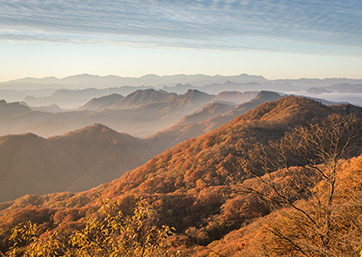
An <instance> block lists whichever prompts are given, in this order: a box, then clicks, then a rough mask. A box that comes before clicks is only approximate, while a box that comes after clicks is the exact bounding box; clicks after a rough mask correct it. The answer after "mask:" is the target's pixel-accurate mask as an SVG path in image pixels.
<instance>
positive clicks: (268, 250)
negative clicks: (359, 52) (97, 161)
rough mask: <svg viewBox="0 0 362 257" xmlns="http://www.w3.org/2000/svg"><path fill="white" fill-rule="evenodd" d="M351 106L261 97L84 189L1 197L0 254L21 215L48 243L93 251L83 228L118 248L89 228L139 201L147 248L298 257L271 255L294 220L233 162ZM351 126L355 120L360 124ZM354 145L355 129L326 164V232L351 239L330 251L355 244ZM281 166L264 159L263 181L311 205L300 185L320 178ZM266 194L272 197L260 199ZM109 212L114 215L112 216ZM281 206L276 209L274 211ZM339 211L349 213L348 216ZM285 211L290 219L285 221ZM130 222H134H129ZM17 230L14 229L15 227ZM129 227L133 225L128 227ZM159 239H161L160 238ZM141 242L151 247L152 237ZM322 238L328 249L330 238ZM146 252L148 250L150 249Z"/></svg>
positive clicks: (318, 185) (318, 184)
mask: <svg viewBox="0 0 362 257" xmlns="http://www.w3.org/2000/svg"><path fill="white" fill-rule="evenodd" d="M352 112H353V113H356V114H355V115H356V117H357V118H358V117H361V116H362V110H361V109H360V108H357V107H353V106H348V108H347V106H345V105H340V106H332V107H328V106H324V105H322V104H320V103H318V102H315V101H312V100H308V99H306V98H299V97H285V98H283V99H280V100H278V101H275V102H271V103H266V104H263V105H261V106H259V107H257V108H255V109H253V110H251V111H249V112H247V113H245V114H244V115H241V116H239V117H237V118H236V119H234V120H233V121H232V122H230V123H227V124H225V125H223V126H222V127H220V128H219V129H216V130H213V131H212V132H210V133H208V134H205V135H203V136H200V137H198V138H192V139H190V140H187V141H185V142H183V143H180V144H178V145H176V146H175V147H173V148H171V149H169V150H167V151H165V152H164V153H162V154H160V155H158V156H156V157H154V158H153V159H152V160H150V161H149V162H147V163H146V164H145V165H143V166H141V167H139V168H137V169H134V170H132V171H130V172H128V173H126V174H125V175H123V176H122V177H121V178H119V179H117V180H114V181H112V182H110V183H106V184H104V185H101V186H98V187H96V188H93V189H91V190H89V191H85V192H81V193H76V194H74V193H56V194H50V195H43V196H26V197H22V198H19V199H17V200H16V201H12V202H7V203H2V204H0V251H2V252H3V253H4V254H5V252H8V251H9V250H10V249H11V247H12V246H13V243H14V242H10V241H9V238H10V237H11V235H12V234H13V233H14V228H15V227H16V226H17V225H18V224H30V223H26V222H28V221H31V224H37V227H36V232H35V238H39V239H40V240H44V242H48V243H49V242H52V241H51V240H52V237H53V238H57V237H58V236H60V234H61V236H60V238H59V239H56V240H58V241H59V242H62V244H65V246H64V248H65V249H69V251H81V250H82V249H84V251H90V252H89V253H88V254H89V255H92V256H94V255H97V254H103V252H102V251H103V250H104V249H101V248H97V247H96V246H94V248H91V249H90V248H88V246H89V245H88V244H90V243H91V242H92V241H89V240H88V239H87V237H85V236H84V235H85V234H86V233H90V231H93V232H94V233H96V234H97V235H98V237H95V238H97V239H96V240H98V241H99V242H102V244H101V245H104V246H105V245H106V246H107V248H109V249H113V248H112V247H113V246H112V244H117V245H119V247H123V246H122V244H121V242H119V241H117V240H119V238H122V236H123V234H122V233H120V231H121V230H120V229H121V228H120V227H117V229H116V230H115V232H114V234H112V235H115V237H111V238H113V239H112V240H113V241H112V240H110V241H108V240H107V241H102V240H103V239H102V238H103V236H104V234H102V233H103V232H102V229H101V230H97V228H95V227H97V226H98V225H97V226H95V224H99V225H100V226H103V225H104V226H106V227H107V226H109V225H110V224H113V223H112V222H116V221H117V222H121V223H122V226H123V228H124V226H125V223H124V220H123V218H125V217H126V221H130V220H131V221H132V217H133V216H134V215H135V213H134V211H133V210H135V208H136V210H137V208H138V207H137V206H138V205H137V202H138V200H139V199H140V198H142V199H144V201H147V202H148V203H149V207H147V208H148V209H149V210H152V211H151V213H152V215H150V216H149V217H151V219H147V220H148V221H149V222H150V223H149V225H148V227H149V228H152V227H153V226H155V229H154V230H152V229H149V230H147V231H158V232H160V231H161V232H160V233H161V234H160V235H164V236H161V239H162V240H161V239H160V240H161V241H162V242H163V243H162V244H161V245H159V246H157V247H159V248H157V247H156V248H157V249H156V250H157V251H158V250H160V249H161V250H162V251H166V250H167V252H168V253H170V254H176V253H177V251H180V254H181V256H209V255H210V254H212V253H213V254H219V255H220V256H233V255H234V256H268V255H270V256H273V254H274V256H283V255H284V256H298V255H293V254H295V253H297V251H295V249H294V250H293V249H292V248H285V249H289V250H286V251H285V252H281V251H279V252H278V249H280V248H281V247H284V246H285V245H284V246H283V244H282V243H283V242H282V241H283V240H282V239H281V238H279V239H278V240H277V239H276V233H278V232H277V231H279V230H281V229H282V230H284V229H285V230H286V231H285V235H287V234H288V233H293V231H294V232H297V231H298V229H297V228H298V225H297V224H293V223H292V221H293V215H294V216H295V217H296V218H295V220H299V219H300V217H298V216H296V214H295V212H293V210H292V209H289V208H290V206H287V205H285V204H283V203H282V202H279V203H278V202H277V200H278V195H277V193H276V192H275V190H273V189H272V188H271V187H270V186H268V184H265V183H263V182H262V181H261V180H260V179H258V177H256V176H250V172H248V170H244V169H243V167H245V166H243V165H244V164H245V162H244V161H245V159H247V157H248V156H249V155H250V153H253V152H255V151H257V150H258V149H257V147H259V146H260V147H265V151H266V152H268V147H267V146H268V142H269V141H273V142H279V141H280V140H281V139H282V138H283V137H285V135H288V133H292V131H293V129H294V128H296V127H298V126H302V127H305V126H306V124H307V122H309V123H310V124H317V123H318V122H319V121H320V120H321V119H322V118H325V117H327V116H328V115H331V114H332V115H333V114H340V115H343V116H347V115H348V114H350V113H352ZM357 126H361V123H360V121H358V123H357ZM361 145H362V142H361V134H357V135H356V137H355V138H354V139H353V141H351V142H350V143H349V146H348V148H346V149H345V151H344V154H343V155H341V156H340V157H341V160H339V162H338V164H337V165H336V174H337V175H336V176H337V177H336V178H337V180H336V181H338V182H336V187H335V196H334V201H333V206H332V207H333V208H334V209H333V210H335V211H333V214H331V218H333V222H334V223H333V225H332V224H331V231H333V235H336V237H344V236H346V237H345V239H343V242H347V241H348V240H349V239H348V238H350V239H351V238H355V239H354V240H353V243H348V245H345V246H338V247H339V248H338V247H337V246H336V247H337V248H338V249H339V250H336V252H335V253H336V254H337V253H341V252H343V251H344V250H346V249H352V248H354V250H353V251H352V250H351V253H352V252H353V254H357V253H358V249H359V248H358V247H359V246H360V245H361V244H359V240H360V238H362V236H361V235H360V234H359V230H358V226H359V223H358V222H359V219H360V216H359V209H358V208H359V207H358V198H355V197H351V196H352V194H353V192H354V191H355V190H357V191H356V192H359V191H358V190H360V189H359V185H360V181H361V178H362V177H360V174H359V173H360V172H357V171H358V170H360V169H361V163H362V158H361V157H358V158H354V159H351V157H353V156H359V155H360V154H361V153H362V149H361ZM263 149H264V148H263ZM343 159H347V160H346V161H344V160H343ZM315 164H316V165H320V164H321V163H315ZM358 165H359V166H358ZM287 166H288V169H279V168H276V167H274V168H273V167H271V166H270V169H269V170H268V172H269V173H270V174H272V180H271V181H272V182H273V184H274V185H275V186H276V187H277V188H279V189H283V190H284V191H283V193H285V194H288V196H289V199H290V201H292V202H293V203H295V205H296V206H302V207H303V208H312V207H313V206H315V205H316V204H318V201H316V200H313V199H312V198H310V196H311V195H310V192H313V191H318V190H322V188H324V187H325V184H323V183H325V182H323V180H321V178H320V175H318V174H317V173H312V172H309V171H308V170H306V169H305V166H304V164H303V165H296V164H293V163H292V162H289V163H288V165H287ZM255 171H257V173H256V175H258V176H261V177H263V176H268V175H267V174H264V173H262V170H261V169H259V170H255ZM291 172H292V173H291ZM291 174H295V176H297V177H298V179H299V181H300V183H299V184H298V186H295V183H294V181H293V177H292V176H291ZM231 178H235V179H237V181H238V183H239V182H240V183H239V185H241V183H242V184H243V185H244V186H245V187H248V188H252V189H253V190H254V191H255V192H259V193H260V194H255V193H253V192H251V191H247V190H245V187H244V188H242V187H240V186H239V187H238V183H235V181H232V179H231ZM264 178H266V177H264ZM304 178H308V179H307V180H306V179H304ZM311 179H315V180H314V183H309V182H310V181H311ZM352 181H353V183H352ZM303 183H304V184H303ZM349 183H352V184H351V185H353V187H352V186H347V185H349ZM300 186H304V187H305V188H308V190H307V191H308V192H302V191H301V190H300V188H298V187H300ZM266 196H267V197H269V198H270V199H274V200H275V201H269V200H267V199H266ZM357 196H358V194H356V197H357ZM100 198H101V199H109V204H110V205H111V206H113V205H112V204H114V203H117V204H116V210H117V211H114V212H113V209H112V208H110V209H108V210H112V213H113V214H112V215H111V216H109V217H108V216H107V215H106V214H100V213H99V211H98V210H99V208H100V207H99V199H100ZM332 207H331V208H332ZM119 211H121V213H122V215H121V216H119V215H118V214H117V213H118V212H119ZM311 212H313V208H312V209H311ZM349 212H351V215H349V214H348V213H349ZM96 213H98V214H96ZM282 213H285V215H284V216H283V215H281V214H282ZM352 213H354V214H353V215H352ZM313 215H318V213H314V214H313ZM346 216H350V217H351V218H350V220H348V219H347V218H346ZM107 217H108V218H107ZM285 217H290V220H289V219H287V218H285ZM24 222H25V223H24ZM132 222H135V223H137V221H136V220H134V219H133V221H132ZM132 222H131V223H132ZM353 222H354V223H355V224H356V226H355V225H353ZM133 224H134V223H133ZM270 224H272V225H273V226H270ZM287 225H288V226H287ZM289 225H290V226H289ZM357 225H358V226H357ZM29 226H30V225H29ZM92 226H93V227H92ZM111 226H112V225H111ZM163 226H164V227H163ZM353 226H354V227H353ZM171 227H173V228H175V230H176V231H175V232H174V234H170V233H169V228H171ZM352 227H353V229H352ZM19 228H21V227H17V229H19ZM103 228H104V227H103ZM132 228H133V229H134V226H133V227H132ZM156 228H157V229H156ZM165 229H166V230H165ZM87 231H88V232H87ZM343 231H344V232H343ZM347 231H350V232H348V233H350V234H348V235H347V234H346V233H347ZM93 232H92V233H93ZM158 232H157V233H156V234H152V236H151V238H157V235H159V234H158ZM57 233H58V234H57ZM107 233H110V234H107V236H110V235H111V233H113V232H111V231H108V232H107ZM142 233H144V232H142ZM143 235H146V234H143ZM166 235H167V237H166ZM294 235H295V234H294ZM291 236H292V235H291ZM296 236H297V235H296ZM146 237H147V236H146ZM32 238H33V237H32ZM69 238H73V239H72V240H73V241H69ZM165 238H167V240H165V241H167V242H169V244H166V243H165V241H163V240H164V239H165ZM86 239H87V240H88V241H87V240H86ZM331 239H332V237H331ZM31 240H33V241H31V242H30V243H29V244H24V243H21V244H23V245H22V247H25V245H29V246H31V245H33V246H34V245H36V242H38V241H36V240H35V241H34V239H31ZM54 240H55V239H54ZM82 240H83V241H82ZM84 240H85V241H84ZM152 240H153V239H152ZM75 241H76V242H77V243H75ZM39 242H40V241H39ZM41 242H43V241H41ZM72 242H74V243H72ZM136 242H139V241H137V240H136ZM334 242H335V241H334ZM164 243H165V244H164ZM19 244H20V243H19ZM151 244H152V245H154V241H152V243H151ZM87 245H88V246H87ZM141 245H142V244H141ZM156 245H157V244H156ZM330 245H331V247H335V245H334V243H331V244H330ZM19 246H20V245H19ZM117 247H118V246H117ZM124 247H126V246H124ZM166 248H167V249H166ZM337 248H336V249H337ZM357 248H358V249H357ZM127 249H129V248H127ZM137 249H139V248H137ZM152 249H153V248H152V247H151V248H150V251H151V250H152ZM356 249H357V250H356ZM18 250H19V251H26V248H21V247H19V249H18ZM82 251H83V250H82ZM92 251H98V252H97V253H96V252H92ZM129 251H130V252H132V251H133V250H129ZM135 251H136V250H135ZM137 251H139V250H137ZM65 253H66V252H65ZM266 254H268V255H266ZM277 254H279V255H277ZM288 254H289V255H288ZM154 256H157V255H156V254H154ZM331 256H333V255H331Z"/></svg>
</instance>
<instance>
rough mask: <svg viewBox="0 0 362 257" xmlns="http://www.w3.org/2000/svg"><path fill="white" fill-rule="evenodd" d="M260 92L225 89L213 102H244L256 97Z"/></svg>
mask: <svg viewBox="0 0 362 257" xmlns="http://www.w3.org/2000/svg"><path fill="white" fill-rule="evenodd" d="M258 93H259V92H258V91H246V92H244V93H242V92H238V91H223V92H221V93H219V94H218V95H217V96H216V97H215V98H214V100H213V102H217V103H218V102H221V103H223V102H228V103H233V104H242V103H245V102H248V101H250V100H251V99H253V98H255V97H256V96H257V94H258Z"/></svg>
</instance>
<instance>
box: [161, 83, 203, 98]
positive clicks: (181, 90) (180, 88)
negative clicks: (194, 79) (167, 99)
mask: <svg viewBox="0 0 362 257" xmlns="http://www.w3.org/2000/svg"><path fill="white" fill-rule="evenodd" d="M189 89H197V88H196V87H194V86H192V85H190V84H185V85H184V84H181V83H177V84H176V85H174V86H164V87H162V90H164V91H166V92H169V93H176V94H179V95H180V94H185V93H186V92H187V91H188V90H189Z"/></svg>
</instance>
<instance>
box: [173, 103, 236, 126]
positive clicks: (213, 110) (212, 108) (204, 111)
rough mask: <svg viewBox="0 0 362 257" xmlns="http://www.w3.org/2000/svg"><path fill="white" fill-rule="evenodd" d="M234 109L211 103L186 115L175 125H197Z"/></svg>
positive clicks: (230, 106)
mask: <svg viewBox="0 0 362 257" xmlns="http://www.w3.org/2000/svg"><path fill="white" fill-rule="evenodd" d="M233 108H234V105H230V104H224V103H211V104H207V105H205V106H203V107H201V109H200V110H198V111H197V112H195V113H193V114H190V115H186V116H185V117H183V118H182V119H181V120H180V121H179V122H178V123H177V124H185V123H195V122H196V123H198V122H202V121H204V120H208V119H210V118H212V117H214V116H217V115H221V114H224V113H225V112H228V111H230V110H232V109H233Z"/></svg>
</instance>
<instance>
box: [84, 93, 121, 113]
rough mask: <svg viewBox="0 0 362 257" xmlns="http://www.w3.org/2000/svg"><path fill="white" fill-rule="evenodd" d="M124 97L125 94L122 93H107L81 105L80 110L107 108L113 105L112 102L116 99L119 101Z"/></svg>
mask: <svg viewBox="0 0 362 257" xmlns="http://www.w3.org/2000/svg"><path fill="white" fill-rule="evenodd" d="M122 98H123V96H122V95H120V94H111V95H106V96H102V97H99V98H93V99H92V100H90V101H89V102H88V103H86V104H85V105H83V106H81V107H79V108H78V110H80V111H82V110H87V111H92V110H101V109H106V108H108V107H109V106H111V105H112V104H114V103H115V102H116V101H118V100H120V99H122Z"/></svg>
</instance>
